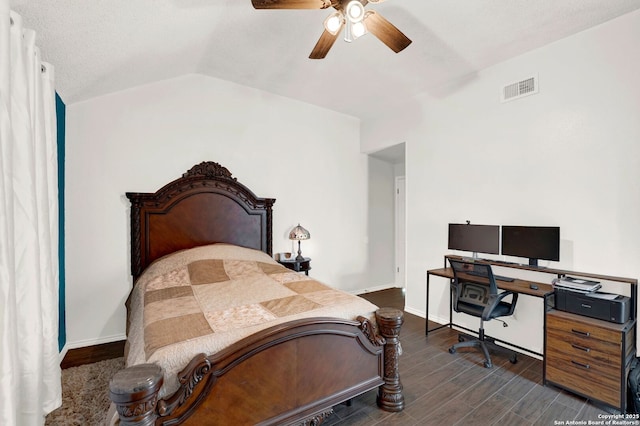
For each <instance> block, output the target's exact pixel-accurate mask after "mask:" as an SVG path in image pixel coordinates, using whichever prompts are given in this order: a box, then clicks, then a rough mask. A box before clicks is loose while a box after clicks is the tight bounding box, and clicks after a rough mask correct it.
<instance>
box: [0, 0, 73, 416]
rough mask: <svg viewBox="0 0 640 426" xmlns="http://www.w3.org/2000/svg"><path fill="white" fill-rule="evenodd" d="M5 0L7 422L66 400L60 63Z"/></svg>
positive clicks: (1, 95)
mask: <svg viewBox="0 0 640 426" xmlns="http://www.w3.org/2000/svg"><path fill="white" fill-rule="evenodd" d="M35 41H36V35H35V32H34V31H32V30H28V29H24V28H23V27H22V18H21V16H19V15H18V14H16V13H14V12H12V11H10V9H9V2H8V0H0V168H1V169H0V425H19V426H22V425H38V424H43V423H44V418H45V415H46V414H47V413H49V412H51V411H53V410H54V409H55V408H57V407H59V406H60V404H61V383H60V365H59V363H60V359H59V355H58V191H57V150H56V110H55V106H56V105H55V89H54V84H53V77H54V76H53V67H52V66H51V65H50V64H48V63H44V62H42V61H41V58H40V51H39V49H38V48H37V47H36V45H35Z"/></svg>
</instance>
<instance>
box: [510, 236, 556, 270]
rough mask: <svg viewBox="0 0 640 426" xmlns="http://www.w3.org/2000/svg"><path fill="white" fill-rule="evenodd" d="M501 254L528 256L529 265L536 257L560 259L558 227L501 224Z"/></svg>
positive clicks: (536, 260)
mask: <svg viewBox="0 0 640 426" xmlns="http://www.w3.org/2000/svg"><path fill="white" fill-rule="evenodd" d="M502 254H503V255H507V256H517V257H528V258H529V265H530V266H538V259H544V260H554V261H559V260H560V228H559V227H557V226H503V227H502Z"/></svg>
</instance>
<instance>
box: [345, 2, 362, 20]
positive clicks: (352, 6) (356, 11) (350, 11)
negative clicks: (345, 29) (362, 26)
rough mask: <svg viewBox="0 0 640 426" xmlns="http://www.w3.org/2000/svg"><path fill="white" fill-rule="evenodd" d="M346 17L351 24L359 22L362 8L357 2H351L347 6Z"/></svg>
mask: <svg viewBox="0 0 640 426" xmlns="http://www.w3.org/2000/svg"><path fill="white" fill-rule="evenodd" d="M347 15H348V16H349V20H350V21H351V22H358V21H361V20H362V18H363V17H364V6H363V5H362V3H360V2H359V1H358V0H353V1H351V2H349V4H348V5H347Z"/></svg>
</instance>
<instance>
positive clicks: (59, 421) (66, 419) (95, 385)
mask: <svg viewBox="0 0 640 426" xmlns="http://www.w3.org/2000/svg"><path fill="white" fill-rule="evenodd" d="M122 368H124V358H115V359H110V360H106V361H99V362H95V363H93V364H87V365H82V366H80V367H71V368H67V369H64V370H62V406H61V407H60V408H58V409H56V410H54V411H53V412H51V413H49V415H48V416H47V417H46V421H45V425H47V426H48V425H55V426H57V425H65V426H66V425H78V426H80V425H81V426H101V425H104V424H105V419H106V415H107V411H108V410H109V404H110V403H111V401H110V400H109V380H111V378H112V377H113V375H114V374H116V372H117V371H118V370H121V369H122Z"/></svg>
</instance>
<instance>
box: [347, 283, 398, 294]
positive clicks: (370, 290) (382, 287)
mask: <svg viewBox="0 0 640 426" xmlns="http://www.w3.org/2000/svg"><path fill="white" fill-rule="evenodd" d="M390 288H401V287H398V286H397V285H396V284H395V283H392V284H383V285H378V286H375V287H366V288H361V289H358V290H350V291H349V293H351V294H365V293H373V292H374V291H382V290H388V289H390Z"/></svg>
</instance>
